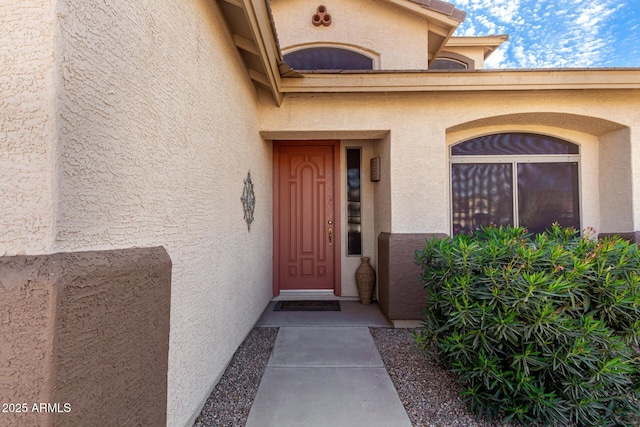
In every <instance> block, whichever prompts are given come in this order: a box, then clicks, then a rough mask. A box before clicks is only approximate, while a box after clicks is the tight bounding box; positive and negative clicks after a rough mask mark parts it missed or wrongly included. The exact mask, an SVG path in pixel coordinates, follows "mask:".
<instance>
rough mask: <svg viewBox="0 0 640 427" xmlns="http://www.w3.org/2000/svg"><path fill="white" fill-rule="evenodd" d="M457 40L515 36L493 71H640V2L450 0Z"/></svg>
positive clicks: (497, 55) (492, 62) (491, 63)
mask: <svg viewBox="0 0 640 427" xmlns="http://www.w3.org/2000/svg"><path fill="white" fill-rule="evenodd" d="M448 2H449V3H453V4H455V5H456V7H457V8H458V9H462V10H464V11H465V12H467V17H466V19H465V21H464V22H463V23H462V25H460V27H458V30H457V31H456V33H455V34H454V36H485V35H493V34H509V41H508V42H506V43H505V44H503V45H502V46H501V47H500V48H499V49H498V50H497V51H496V52H494V53H493V54H492V55H491V56H490V57H489V59H488V60H487V62H486V64H485V65H486V67H487V68H569V67H572V68H575V67H579V68H583V67H640V0H448Z"/></svg>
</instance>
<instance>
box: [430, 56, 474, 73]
mask: <svg viewBox="0 0 640 427" xmlns="http://www.w3.org/2000/svg"><path fill="white" fill-rule="evenodd" d="M468 68H469V66H468V65H467V64H465V63H464V62H462V61H457V60H455V59H449V58H438V59H436V60H435V61H433V63H432V64H431V66H430V67H429V69H430V70H466V69H468Z"/></svg>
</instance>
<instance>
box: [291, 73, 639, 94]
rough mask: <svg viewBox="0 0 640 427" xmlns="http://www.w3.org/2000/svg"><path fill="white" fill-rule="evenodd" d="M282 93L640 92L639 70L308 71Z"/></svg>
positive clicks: (293, 80)
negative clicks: (606, 90)
mask: <svg viewBox="0 0 640 427" xmlns="http://www.w3.org/2000/svg"><path fill="white" fill-rule="evenodd" d="M303 77H304V78H302V79H300V78H296V79H292V78H284V79H283V80H282V89H281V90H282V92H283V93H349V92H352V93H375V92H378V93H382V92H460V91H467V92H473V91H525V90H584V89H591V90H593V89H640V69H543V70H477V71H463V70H460V71H458V70H455V71H451V70H447V71H440V70H439V71H428V70H425V71H416V72H411V71H409V72H388V71H386V72H385V71H372V72H367V73H362V72H360V73H358V72H342V73H337V74H336V73H333V74H326V73H319V72H316V73H309V74H303Z"/></svg>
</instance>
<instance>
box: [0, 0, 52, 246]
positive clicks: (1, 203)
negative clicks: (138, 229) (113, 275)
mask: <svg viewBox="0 0 640 427" xmlns="http://www.w3.org/2000/svg"><path fill="white" fill-rule="evenodd" d="M53 3H54V2H51V1H49V0H24V1H13V2H12V1H5V2H2V3H0V28H2V31H0V70H2V72H1V73H0V93H1V96H0V111H2V113H1V114H0V255H3V254H4V255H15V254H37V253H48V252H49V251H50V250H51V246H52V244H53V237H54V233H55V225H54V218H55V212H56V208H55V205H56V197H57V195H56V183H55V181H56V174H57V172H56V156H57V154H56V132H57V131H56V114H55V106H56V90H57V81H56V75H57V74H56V48H55V47H56V45H55V43H56V38H55V31H54V28H55V20H54V17H55V6H54V4H53Z"/></svg>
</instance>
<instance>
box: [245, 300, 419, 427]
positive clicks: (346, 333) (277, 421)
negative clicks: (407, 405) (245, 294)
mask: <svg viewBox="0 0 640 427" xmlns="http://www.w3.org/2000/svg"><path fill="white" fill-rule="evenodd" d="M273 305H274V303H271V304H270V305H269V307H267V310H266V311H265V313H264V315H263V316H262V318H261V319H260V321H259V322H258V325H257V326H278V327H280V330H279V332H278V336H277V338H276V343H275V347H274V349H273V352H272V354H271V358H270V359H269V362H268V363H267V368H266V370H265V373H264V375H263V377H262V381H261V382H260V387H259V388H258V393H257V395H256V398H255V400H254V402H253V406H252V407H251V412H250V413H249V419H248V420H247V424H246V425H247V426H248V427H265V426H278V427H287V426H292V427H293V426H296V427H300V426H309V427H324V426H331V427H334V426H345V427H357V426H367V427H374V426H380V427H389V426H393V427H402V426H407V427H411V422H410V421H409V417H408V416H407V414H406V412H405V410H404V407H403V406H402V402H400V398H399V397H398V394H397V393H396V390H395V388H394V387H393V384H392V383H391V379H390V378H389V374H388V373H387V370H386V369H385V367H384V364H383V363H382V359H381V358H380V354H379V353H378V350H377V349H376V346H375V344H374V342H373V338H372V337H371V334H370V333H369V328H368V326H390V325H389V323H388V322H387V320H386V319H385V318H384V316H383V315H382V313H380V310H379V309H378V307H377V306H376V305H375V304H374V305H371V306H362V305H361V304H360V303H358V302H356V301H341V307H342V311H339V312H274V311H273Z"/></svg>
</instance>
